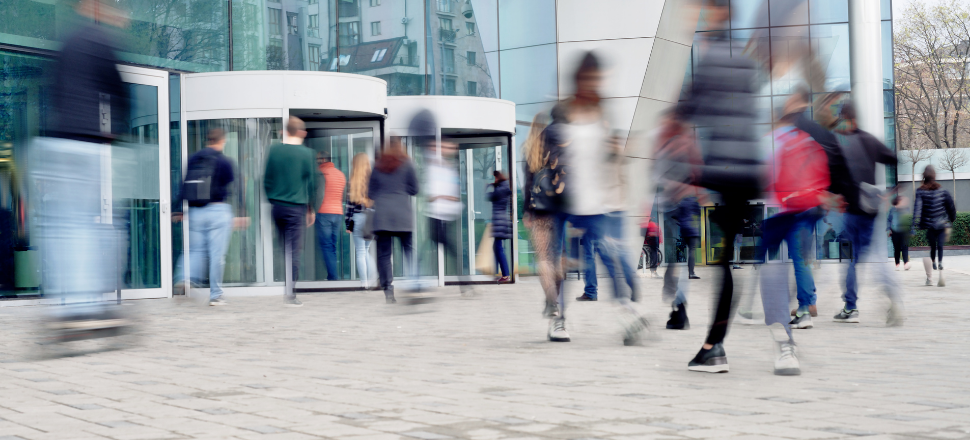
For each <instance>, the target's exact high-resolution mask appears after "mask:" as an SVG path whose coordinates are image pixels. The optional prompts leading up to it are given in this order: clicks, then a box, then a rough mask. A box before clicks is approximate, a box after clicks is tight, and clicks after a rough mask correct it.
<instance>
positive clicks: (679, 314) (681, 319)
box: [667, 304, 690, 330]
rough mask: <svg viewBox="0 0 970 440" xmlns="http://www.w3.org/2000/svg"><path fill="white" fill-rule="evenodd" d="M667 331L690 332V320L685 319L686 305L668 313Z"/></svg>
mask: <svg viewBox="0 0 970 440" xmlns="http://www.w3.org/2000/svg"><path fill="white" fill-rule="evenodd" d="M667 330H690V320H689V319H687V304H681V305H679V306H677V307H676V308H674V310H673V311H672V312H670V319H669V320H668V321H667Z"/></svg>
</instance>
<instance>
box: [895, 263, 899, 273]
mask: <svg viewBox="0 0 970 440" xmlns="http://www.w3.org/2000/svg"><path fill="white" fill-rule="evenodd" d="M896 272H899V265H898V264H897V265H896Z"/></svg>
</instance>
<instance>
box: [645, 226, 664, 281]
mask: <svg viewBox="0 0 970 440" xmlns="http://www.w3.org/2000/svg"><path fill="white" fill-rule="evenodd" d="M646 220H647V222H646V223H647V224H646V226H645V227H644V228H643V229H644V230H645V234H644V236H643V245H644V246H646V247H647V259H648V260H650V278H660V275H659V274H657V268H658V267H660V252H659V251H660V244H661V243H662V242H663V237H661V235H660V226H658V225H657V222H655V221H653V219H652V218H649V217H647V219H646Z"/></svg>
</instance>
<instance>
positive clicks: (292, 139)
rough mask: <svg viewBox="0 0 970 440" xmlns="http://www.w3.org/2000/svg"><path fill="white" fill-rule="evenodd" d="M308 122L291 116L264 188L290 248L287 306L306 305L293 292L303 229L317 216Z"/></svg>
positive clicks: (272, 155)
mask: <svg viewBox="0 0 970 440" xmlns="http://www.w3.org/2000/svg"><path fill="white" fill-rule="evenodd" d="M304 138H306V124H304V123H303V121H302V120H300V118H297V117H295V116H290V119H289V120H287V122H286V133H285V134H284V135H283V143H274V144H273V145H272V146H270V148H269V157H267V158H266V172H265V173H264V174H263V188H264V189H265V190H266V198H267V199H269V202H270V203H271V204H272V205H273V222H274V223H275V224H276V230H277V232H279V234H280V237H282V238H283V246H284V248H285V249H286V265H285V267H286V294H285V296H284V297H283V300H284V302H285V304H286V306H287V307H302V306H303V303H302V302H300V300H298V299H296V294H295V293H293V283H294V282H295V281H296V279H297V278H299V270H300V253H301V250H302V249H301V247H300V246H301V244H302V243H303V229H304V228H306V227H309V226H310V225H312V224H313V221H314V219H315V217H316V216H315V209H313V208H314V206H313V205H314V202H315V201H316V192H317V176H316V163H315V160H314V157H315V154H314V153H313V150H311V149H309V148H307V147H305V146H303V139H304Z"/></svg>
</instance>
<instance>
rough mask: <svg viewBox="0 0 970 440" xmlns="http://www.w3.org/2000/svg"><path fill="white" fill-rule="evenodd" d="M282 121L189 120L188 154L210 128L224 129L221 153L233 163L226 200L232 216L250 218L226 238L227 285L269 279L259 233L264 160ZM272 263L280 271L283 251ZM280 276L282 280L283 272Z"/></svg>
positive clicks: (195, 149) (224, 280)
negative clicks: (264, 265) (231, 183)
mask: <svg viewBox="0 0 970 440" xmlns="http://www.w3.org/2000/svg"><path fill="white" fill-rule="evenodd" d="M281 125H282V120H281V119H280V118H238V119H210V120H203V121H188V124H187V130H188V133H187V137H188V152H189V154H192V153H195V152H197V151H199V150H201V149H202V148H203V147H204V146H205V135H206V133H207V132H208V131H209V129H210V128H221V129H223V130H225V131H226V146H225V149H224V150H223V151H222V153H223V154H224V155H226V157H228V158H229V160H230V161H231V162H233V164H234V165H235V167H236V169H235V171H236V181H235V182H233V186H232V187H231V190H230V194H229V197H228V198H227V201H228V202H229V203H230V204H232V207H233V213H234V214H235V216H237V217H249V219H250V221H249V227H248V228H246V229H243V230H235V231H233V234H232V238H231V239H230V241H229V251H228V252H227V253H226V269H225V273H224V275H223V282H224V283H225V284H226V285H232V284H237V285H238V284H252V283H262V282H266V281H269V280H267V279H266V276H265V273H264V270H263V243H262V236H261V235H260V223H261V212H260V209H261V200H262V197H263V195H262V194H263V185H262V181H263V171H264V164H263V160H264V158H265V157H266V152H267V148H269V145H270V144H271V143H273V142H274V141H277V140H279V139H280V129H281ZM189 221H191V219H190V220H189ZM274 239H275V237H274ZM274 263H276V266H278V269H277V272H278V273H279V272H281V271H282V269H283V263H282V252H280V256H279V258H276V259H275V260H274ZM279 279H280V280H282V276H280V277H279Z"/></svg>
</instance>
